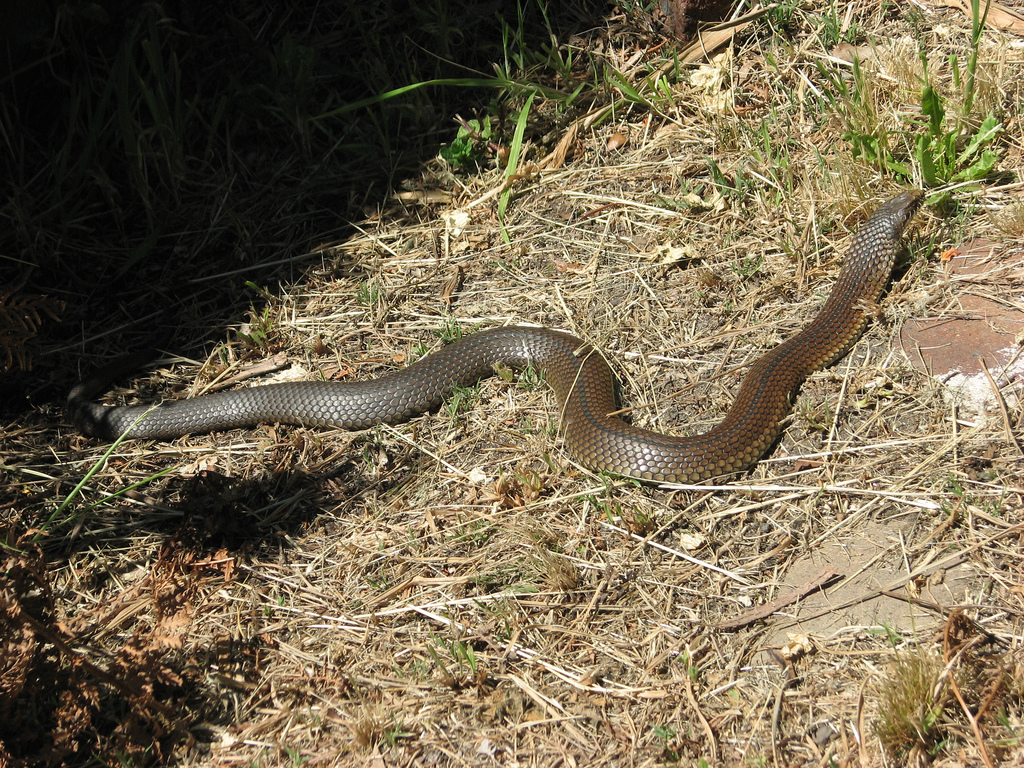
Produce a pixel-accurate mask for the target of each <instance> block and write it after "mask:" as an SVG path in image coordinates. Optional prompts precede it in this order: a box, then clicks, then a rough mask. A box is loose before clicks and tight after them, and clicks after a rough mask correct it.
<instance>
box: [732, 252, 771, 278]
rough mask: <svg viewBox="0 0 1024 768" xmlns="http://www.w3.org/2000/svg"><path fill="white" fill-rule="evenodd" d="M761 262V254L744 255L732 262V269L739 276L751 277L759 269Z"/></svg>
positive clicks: (762, 260) (762, 256)
mask: <svg viewBox="0 0 1024 768" xmlns="http://www.w3.org/2000/svg"><path fill="white" fill-rule="evenodd" d="M763 263H764V255H763V254H760V253H759V254H756V255H752V256H744V257H743V258H742V259H740V260H739V261H734V262H733V263H732V271H733V272H735V273H736V274H737V275H738V276H739V277H751V276H752V275H756V274H757V273H758V272H760V271H761V265H762V264H763Z"/></svg>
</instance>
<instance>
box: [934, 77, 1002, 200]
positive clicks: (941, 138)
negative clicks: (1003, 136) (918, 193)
mask: <svg viewBox="0 0 1024 768" xmlns="http://www.w3.org/2000/svg"><path fill="white" fill-rule="evenodd" d="M921 111H922V112H923V113H924V116H925V117H927V118H928V126H927V130H926V131H925V132H924V133H922V134H921V135H919V136H918V137H917V144H916V146H915V151H914V159H915V160H917V163H918V166H919V167H920V169H921V178H922V180H923V181H924V184H925V186H928V187H937V186H941V185H944V184H958V183H961V182H971V181H980V180H981V179H983V178H985V177H986V176H988V175H989V173H991V172H992V169H993V168H995V165H996V163H997V162H998V160H999V153H998V152H996V150H995V149H993V148H992V146H991V145H992V143H993V141H994V140H995V138H996V137H997V136H998V135H999V134H1000V133H1002V131H1003V126H1002V124H1001V123H1000V122H999V120H998V119H997V118H996V116H995V115H988V116H987V117H986V118H985V119H984V120H982V121H981V124H980V125H979V126H978V127H977V129H975V130H974V131H973V133H971V132H969V131H968V132H961V131H960V130H957V129H956V128H947V127H946V126H945V118H946V110H945V108H944V107H943V106H942V99H941V97H940V96H939V94H938V92H937V91H936V90H935V89H934V88H933V87H932V86H930V85H925V86H924V87H923V88H922V89H921ZM964 142H966V146H964Z"/></svg>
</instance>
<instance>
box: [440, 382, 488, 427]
mask: <svg viewBox="0 0 1024 768" xmlns="http://www.w3.org/2000/svg"><path fill="white" fill-rule="evenodd" d="M479 394H480V388H479V387H477V386H475V385H474V386H471V387H452V391H451V392H449V393H448V396H447V397H446V398H445V401H444V408H445V412H446V413H447V414H448V418H449V419H451V422H452V426H458V425H459V422H460V421H461V419H462V414H464V413H466V411H468V410H470V409H471V408H472V407H473V404H474V403H475V402H476V401H477V398H478V397H479Z"/></svg>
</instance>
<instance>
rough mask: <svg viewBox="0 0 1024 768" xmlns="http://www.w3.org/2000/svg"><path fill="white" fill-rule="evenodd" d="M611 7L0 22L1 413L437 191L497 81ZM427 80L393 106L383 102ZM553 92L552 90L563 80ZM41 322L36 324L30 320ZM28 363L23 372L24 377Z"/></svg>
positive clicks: (447, 6)
mask: <svg viewBox="0 0 1024 768" xmlns="http://www.w3.org/2000/svg"><path fill="white" fill-rule="evenodd" d="M608 10H609V8H608V6H607V4H605V3H600V2H572V3H554V4H551V7H550V8H547V7H545V6H540V5H538V4H532V3H516V2H511V1H508V0H495V1H493V2H487V3H480V2H471V1H469V0H437V2H432V3H418V2H401V1H400V0H387V1H385V2H379V3H365V4H364V3H353V2H350V1H349V0H334V1H333V2H314V1H313V0H300V2H296V3H288V4H277V3H260V2H245V1H244V0H238V1H236V2H231V3H225V4H218V3H214V4H209V3H199V2H195V0H178V1H177V2H174V1H171V0H169V1H168V2H164V3H140V2H131V1H130V0H105V2H100V3H82V4H60V5H57V4H53V3H34V4H32V3H27V2H12V3H9V4H5V10H3V11H2V14H3V15H4V17H5V18H2V19H0V29H2V30H4V31H3V33H2V34H3V37H2V38H0V46H2V51H0V52H2V53H3V64H2V66H3V69H2V70H0V99H2V101H3V110H2V114H0V129H2V135H3V142H2V146H0V156H2V161H0V162H2V166H0V171H2V176H3V179H4V185H5V194H4V195H3V205H2V207H0V220H2V226H0V291H2V293H0V307H6V308H7V312H6V315H5V316H7V317H8V319H10V318H11V317H14V316H15V315H17V316H18V317H20V318H22V319H21V320H16V321H11V322H9V323H7V326H8V327H3V323H2V320H3V317H0V330H2V331H3V334H2V335H0V342H3V346H2V349H0V351H3V352H4V354H3V355H0V364H3V366H2V368H0V370H3V369H6V373H4V374H3V375H2V377H0V389H2V393H3V394H4V397H3V398H0V400H2V402H3V403H4V405H3V406H2V408H3V411H2V415H4V416H7V417H9V416H11V415H13V414H24V413H26V411H28V410H30V409H31V408H32V407H33V406H35V407H38V406H39V405H40V404H43V403H48V402H53V401H55V400H57V401H59V400H60V398H61V397H62V395H63V393H64V392H65V391H66V389H67V387H68V385H69V384H70V383H71V382H73V381H74V379H75V378H77V376H78V375H79V374H80V373H81V372H83V370H84V371H85V372H87V371H88V370H89V368H88V365H87V361H90V360H95V361H96V364H97V365H99V364H101V363H102V361H103V360H105V359H109V358H110V356H112V355H114V354H117V353H120V352H124V351H126V350H131V349H132V348H137V347H138V346H142V345H145V344H147V343H150V342H151V340H152V338H153V336H154V335H160V336H161V337H163V338H164V339H165V340H166V343H167V344H168V348H169V349H174V350H175V351H177V352H182V353H191V354H197V349H198V348H201V347H202V346H203V345H206V344H208V343H210V342H211V341H214V340H221V339H223V335H224V328H225V327H227V326H229V325H231V324H234V323H238V322H239V321H241V320H244V319H245V317H246V313H247V311H249V310H250V309H251V308H252V307H253V306H256V307H259V305H260V304H261V302H262V299H261V297H260V294H259V292H258V290H257V289H264V288H265V289H267V291H268V292H269V293H271V294H273V293H274V292H276V291H277V290H278V289H279V288H280V286H282V285H287V284H290V283H294V282H295V281H297V280H299V279H300V278H301V276H302V274H303V272H304V270H305V269H306V268H308V267H309V265H311V264H314V263H320V262H321V259H322V256H321V253H320V251H321V250H322V249H323V248H325V247H328V246H329V245H330V244H332V243H336V242H339V241H342V240H344V239H345V238H346V237H347V236H349V235H350V234H351V233H352V231H353V230H352V228H351V222H354V221H359V220H362V219H364V218H366V217H368V216H371V217H372V216H378V215H379V216H387V217H390V218H392V219H396V218H397V219H401V217H403V216H407V217H412V218H411V219H410V220H413V221H415V220H416V218H417V217H422V216H424V215H430V213H429V209H424V208H415V209H406V208H404V207H403V203H401V202H400V201H397V200H395V199H393V198H392V196H391V192H392V191H393V190H395V189H398V188H400V187H401V186H402V185H403V184H404V183H410V184H413V185H415V186H416V187H417V188H430V187H431V186H432V185H441V184H443V183H444V181H443V179H441V178H440V176H442V175H443V174H444V173H446V170H445V168H444V165H443V164H442V163H439V162H433V163H431V162H429V161H431V160H432V159H434V158H436V157H437V153H438V149H439V147H441V146H442V145H444V144H445V143H448V142H450V141H451V140H452V139H453V138H454V137H455V133H456V130H457V127H458V126H457V124H456V122H455V118H456V116H461V117H462V118H464V119H472V118H474V117H481V116H483V115H485V114H490V115H492V116H495V117H497V121H496V123H497V124H496V126H495V131H496V133H495V136H496V138H497V139H498V140H502V139H504V138H505V137H506V136H507V135H508V134H510V132H511V131H512V129H513V128H514V125H513V123H514V116H512V117H511V118H510V116H509V115H507V114H506V110H505V109H503V108H502V107H500V106H498V105H496V102H495V99H496V98H497V95H498V92H499V89H497V88H496V87H490V88H487V87H471V86H469V85H467V84H466V83H465V82H463V83H462V84H461V85H456V84H437V85H423V84H425V83H428V82H430V81H435V80H449V81H452V80H462V81H465V80H466V79H470V78H478V79H479V78H493V77H494V75H495V73H496V67H498V68H499V69H503V70H505V71H506V72H507V71H512V70H514V69H515V67H516V66H517V64H516V63H515V59H516V57H517V56H522V54H523V52H524V51H527V50H529V49H530V48H531V47H533V48H542V47H543V46H544V45H551V44H552V39H554V40H559V41H564V40H567V39H569V38H570V37H571V36H572V35H573V34H576V33H579V32H581V31H584V30H587V29H591V28H593V27H595V26H600V25H602V24H603V23H604V22H603V21H602V18H603V16H604V15H606V14H607V12H608ZM414 85H420V86H421V87H415V88H412V89H410V90H409V91H407V92H406V93H403V94H402V95H401V96H397V97H394V98H389V99H386V100H376V99H377V98H378V97H379V96H380V95H381V94H385V93H388V92H390V91H393V90H395V89H400V88H404V87H407V86H414ZM551 85H552V86H553V87H557V86H558V84H557V83H551ZM25 318H28V320H25ZM30 366H31V371H29V372H26V371H25V370H23V369H28V368H29V367H30Z"/></svg>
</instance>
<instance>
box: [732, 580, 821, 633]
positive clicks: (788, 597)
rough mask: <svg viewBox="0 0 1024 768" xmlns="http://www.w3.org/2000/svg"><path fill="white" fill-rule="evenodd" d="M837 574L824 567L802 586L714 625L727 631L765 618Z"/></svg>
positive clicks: (814, 589)
mask: <svg viewBox="0 0 1024 768" xmlns="http://www.w3.org/2000/svg"><path fill="white" fill-rule="evenodd" d="M838 575H839V571H837V570H835V569H834V568H826V569H825V570H823V571H822V572H821V573H819V574H818V575H817V576H815V577H813V578H812V579H810V580H809V581H808V582H807V583H806V584H804V585H803V586H800V587H797V588H796V589H791V590H790V591H789V592H787V593H786V594H784V595H783V596H782V597H779V598H776V599H775V600H772V601H771V602H770V603H765V604H764V605H759V606H757V607H756V608H751V609H750V610H749V611H744V612H743V613H741V614H740V615H739V616H737V617H736V618H734V619H729V620H728V621H723V622H721V623H720V624H717V625H716V627H717V628H718V629H720V630H722V631H725V632H729V631H732V630H734V629H740V628H742V627H745V626H747V625H748V624H753V623H754V622H755V621H760V620H761V619H767V618H768V617H769V616H771V615H772V614H773V613H775V612H776V611H777V610H779V609H780V608H784V607H785V606H787V605H790V604H791V603H795V602H796V601H797V600H799V599H800V598H801V597H804V596H805V595H808V594H810V593H811V592H814V591H816V590H819V589H822V588H823V587H825V586H826V585H827V584H828V583H829V582H831V581H832V580H833V579H835V578H836V577H837V576H838Z"/></svg>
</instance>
